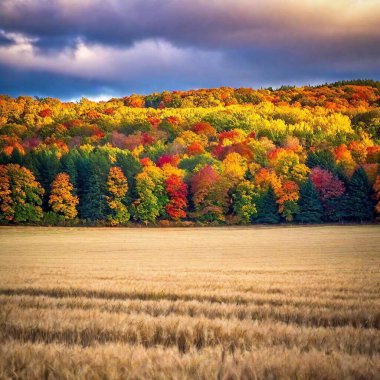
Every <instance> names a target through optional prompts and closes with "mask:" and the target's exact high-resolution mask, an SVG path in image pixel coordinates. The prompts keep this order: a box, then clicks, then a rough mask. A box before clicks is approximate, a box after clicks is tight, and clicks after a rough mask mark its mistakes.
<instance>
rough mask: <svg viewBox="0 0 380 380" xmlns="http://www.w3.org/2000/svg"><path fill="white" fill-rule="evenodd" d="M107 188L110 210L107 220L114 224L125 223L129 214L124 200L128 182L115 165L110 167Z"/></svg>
mask: <svg viewBox="0 0 380 380" xmlns="http://www.w3.org/2000/svg"><path fill="white" fill-rule="evenodd" d="M107 189H108V193H109V195H108V196H107V197H106V198H107V203H108V207H109V209H110V210H111V213H110V214H109V215H108V220H109V221H110V222H111V224H112V225H115V226H116V225H119V224H125V223H127V222H128V221H129V218H130V215H129V212H128V208H127V206H126V204H125V203H124V202H125V196H126V194H127V191H128V182H127V178H126V177H125V176H124V174H123V171H122V170H121V169H120V168H119V167H117V166H113V167H111V168H110V171H109V174H108V179H107Z"/></svg>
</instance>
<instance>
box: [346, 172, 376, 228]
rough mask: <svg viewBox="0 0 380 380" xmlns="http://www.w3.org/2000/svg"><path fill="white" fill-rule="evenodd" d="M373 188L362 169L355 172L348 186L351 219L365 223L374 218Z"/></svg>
mask: <svg viewBox="0 0 380 380" xmlns="http://www.w3.org/2000/svg"><path fill="white" fill-rule="evenodd" d="M371 195H372V187H371V185H370V183H369V181H368V177H367V174H366V172H365V171H364V169H363V168H362V167H360V168H358V169H357V170H355V172H354V174H353V175H352V177H351V180H350V182H349V185H348V197H349V198H348V202H349V210H350V219H352V220H354V221H357V222H363V221H368V220H371V219H372V218H373V206H374V205H373V202H372V200H371Z"/></svg>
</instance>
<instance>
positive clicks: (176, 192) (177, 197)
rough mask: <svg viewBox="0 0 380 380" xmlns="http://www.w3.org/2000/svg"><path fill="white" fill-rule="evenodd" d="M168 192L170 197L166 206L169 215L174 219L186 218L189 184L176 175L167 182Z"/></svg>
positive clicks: (167, 179) (171, 176)
mask: <svg viewBox="0 0 380 380" xmlns="http://www.w3.org/2000/svg"><path fill="white" fill-rule="evenodd" d="M165 187H166V191H167V193H168V195H169V203H168V204H167V205H166V212H167V214H168V215H169V216H170V217H171V218H172V219H173V220H178V219H183V218H185V217H186V208H187V184H186V183H185V182H183V179H182V178H181V177H180V176H179V175H176V174H172V175H170V176H169V177H168V178H166V180H165Z"/></svg>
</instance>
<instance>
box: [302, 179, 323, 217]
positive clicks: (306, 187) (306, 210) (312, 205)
mask: <svg viewBox="0 0 380 380" xmlns="http://www.w3.org/2000/svg"><path fill="white" fill-rule="evenodd" d="M298 205H299V213H298V214H297V215H296V217H295V220H296V221H297V222H300V223H321V222H322V219H323V206H322V203H321V201H320V198H319V194H318V191H317V189H316V188H315V186H314V184H313V182H312V181H311V180H310V179H309V180H308V181H306V182H305V183H304V184H302V186H301V189H300V199H299V202H298Z"/></svg>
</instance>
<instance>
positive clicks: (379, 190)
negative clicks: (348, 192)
mask: <svg viewBox="0 0 380 380" xmlns="http://www.w3.org/2000/svg"><path fill="white" fill-rule="evenodd" d="M373 190H374V191H375V201H376V202H377V203H376V206H375V211H376V213H377V214H380V175H378V176H377V177H376V181H375V183H374V185H373Z"/></svg>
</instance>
